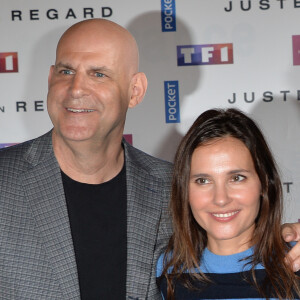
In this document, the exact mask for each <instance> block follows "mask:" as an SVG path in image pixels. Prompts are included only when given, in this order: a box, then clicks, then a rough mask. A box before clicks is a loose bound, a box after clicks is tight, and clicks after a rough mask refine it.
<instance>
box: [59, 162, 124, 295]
mask: <svg viewBox="0 0 300 300" xmlns="http://www.w3.org/2000/svg"><path fill="white" fill-rule="evenodd" d="M62 179H63V185H64V190H65V195H66V201H67V207H68V213H69V219H70V226H71V232H72V237H73V244H74V250H75V256H76V263H77V270H78V277H79V285H80V294H81V299H82V300H86V299H88V300H92V299H97V300H99V299H110V300H113V299H118V300H120V299H125V295H126V263H127V225H126V224H127V222H126V221H127V214H126V207H127V195H126V170H125V166H124V167H123V169H122V171H121V172H120V173H119V174H118V175H117V176H116V177H115V178H113V179H111V180H110V181H108V182H105V183H102V184H86V183H80V182H77V181H74V180H73V179H71V178H69V177H68V176H67V175H66V174H64V173H63V172H62Z"/></svg>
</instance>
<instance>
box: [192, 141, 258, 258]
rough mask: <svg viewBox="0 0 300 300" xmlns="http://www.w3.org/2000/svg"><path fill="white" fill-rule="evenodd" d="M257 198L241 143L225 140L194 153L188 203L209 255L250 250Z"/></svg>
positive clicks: (251, 168)
mask: <svg viewBox="0 0 300 300" xmlns="http://www.w3.org/2000/svg"><path fill="white" fill-rule="evenodd" d="M260 194H261V183H260V180H259V178H258V175H257V173H256V171H255V167H254V164H253V160H252V157H251V154H250V152H249V150H248V148H247V147H246V146H245V145H244V144H243V143H242V142H241V141H240V140H238V139H236V138H233V137H225V138H221V139H216V140H214V141H212V142H210V143H208V144H206V145H203V146H200V147H198V148H196V149H195V151H194V153H193V155H192V160H191V173H190V182H189V203H190V207H191V210H192V213H193V215H194V218H195V220H196V221H197V223H198V224H199V225H200V226H201V227H202V228H203V229H204V230H206V232H207V238H208V244H207V247H208V249H210V250H211V251H212V252H214V253H215V254H220V255H229V254H233V253H238V252H241V251H244V250H246V249H247V248H249V247H250V239H251V237H252V235H253V231H254V228H255V219H256V217H257V215H258V212H259V208H260Z"/></svg>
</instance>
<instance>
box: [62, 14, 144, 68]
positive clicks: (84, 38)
mask: <svg viewBox="0 0 300 300" xmlns="http://www.w3.org/2000/svg"><path fill="white" fill-rule="evenodd" d="M99 43H100V44H101V46H102V47H103V46H105V45H107V47H108V49H107V50H108V51H109V48H112V47H113V48H114V50H116V49H117V50H118V51H119V53H120V56H122V57H123V58H122V60H123V61H124V62H126V64H127V66H128V68H129V70H131V72H130V73H131V74H134V73H136V72H138V63H139V54H138V47H137V44H136V41H135V39H134V37H133V36H132V34H131V33H130V32H129V31H128V30H126V29H125V28H124V27H122V26H120V25H118V24H116V23H114V22H112V21H109V20H104V19H89V20H84V21H81V22H78V23H76V24H74V25H72V26H71V27H70V28H68V29H67V30H66V31H65V32H64V34H63V35H62V36H61V38H60V40H59V42H58V45H57V49H56V56H59V52H60V51H61V49H62V48H64V47H65V45H66V44H67V46H68V47H72V45H73V46H74V49H76V51H80V50H81V48H82V49H83V50H84V51H86V48H87V47H90V51H91V52H94V51H97V49H96V48H95V47H96V45H97V44H99Z"/></svg>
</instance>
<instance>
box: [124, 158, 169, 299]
mask: <svg viewBox="0 0 300 300" xmlns="http://www.w3.org/2000/svg"><path fill="white" fill-rule="evenodd" d="M126 177H127V285H126V286H127V299H139V300H141V299H146V296H147V289H148V286H149V282H150V279H151V274H152V272H153V264H155V262H154V261H153V256H154V249H155V244H156V238H157V231H158V221H159V219H160V215H161V206H162V199H163V198H164V196H163V194H162V190H163V183H162V182H161V180H159V179H157V178H156V177H154V176H151V175H150V174H149V173H148V172H146V171H145V170H144V169H142V168H139V167H137V166H136V165H135V164H134V162H132V161H131V160H130V159H128V157H127V160H126Z"/></svg>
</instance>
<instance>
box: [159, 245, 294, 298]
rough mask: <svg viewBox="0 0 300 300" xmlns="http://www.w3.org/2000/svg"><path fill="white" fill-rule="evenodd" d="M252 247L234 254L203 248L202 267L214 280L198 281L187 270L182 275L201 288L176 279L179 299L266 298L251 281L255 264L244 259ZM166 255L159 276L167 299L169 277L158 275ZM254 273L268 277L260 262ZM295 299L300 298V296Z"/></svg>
mask: <svg viewBox="0 0 300 300" xmlns="http://www.w3.org/2000/svg"><path fill="white" fill-rule="evenodd" d="M253 250H254V248H253V247H251V248H249V249H247V250H246V251H243V252H240V253H236V254H232V255H216V254H214V253H212V252H211V251H209V250H208V249H207V248H206V249H205V250H204V251H203V255H202V259H201V263H200V266H199V269H200V270H201V271H202V272H203V273H205V274H206V275H207V276H208V278H210V279H211V280H212V283H211V284H205V283H201V282H195V280H194V279H193V278H192V277H191V276H189V273H188V272H187V273H184V274H183V275H182V276H183V277H185V278H189V279H190V280H191V281H192V282H193V285H195V286H196V287H198V288H199V289H201V290H188V289H187V288H186V287H185V286H183V285H182V284H181V283H180V281H177V282H176V288H175V298H176V299H180V300H198V299H255V300H257V299H265V298H261V295H259V294H258V292H257V290H256V289H255V287H254V286H253V285H252V284H251V283H250V282H252V281H253V280H252V276H251V273H250V269H251V267H252V265H251V264H247V262H249V260H244V258H246V257H249V256H251V255H252V254H253ZM163 259H164V255H161V256H160V258H159V260H158V262H157V269H156V277H157V279H158V280H157V283H158V286H159V289H160V291H161V295H162V299H167V293H166V291H167V282H166V279H165V277H161V278H159V277H160V276H161V274H162V270H163ZM199 269H195V270H194V272H199ZM255 275H256V278H257V281H258V283H262V282H263V280H264V278H265V269H264V266H263V265H261V264H258V265H256V266H255ZM245 278H246V279H248V281H247V280H245ZM270 296H271V295H270ZM271 299H272V298H271ZM295 299H299V297H298V298H295Z"/></svg>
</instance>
